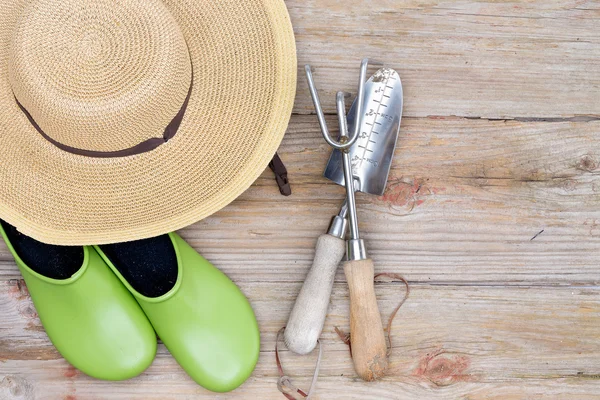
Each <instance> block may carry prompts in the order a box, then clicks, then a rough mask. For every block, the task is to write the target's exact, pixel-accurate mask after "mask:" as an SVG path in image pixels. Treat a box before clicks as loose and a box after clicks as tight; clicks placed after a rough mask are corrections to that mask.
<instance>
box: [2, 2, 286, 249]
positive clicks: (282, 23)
mask: <svg viewBox="0 0 600 400" xmlns="http://www.w3.org/2000/svg"><path fill="white" fill-rule="evenodd" d="M0 9H1V10H2V12H1V13H0V163H1V166H0V218H1V219H4V220H6V221H7V222H8V223H10V224H12V225H15V226H16V227H17V228H18V229H19V230H20V231H21V232H23V233H24V234H26V235H29V236H32V237H34V238H36V239H38V240H40V241H43V242H47V243H52V244H62V245H67V244H70V245H85V244H103V243H112V242H121V241H127V240H133V239H141V238H146V237H152V236H156V235H159V234H163V233H166V232H169V231H173V230H176V229H179V228H182V227H184V226H186V225H189V224H191V223H194V222H196V221H198V220H200V219H202V218H204V217H206V216H208V215H210V214H212V213H214V212H216V211H217V210H219V209H221V208H222V207H224V206H225V205H227V204H228V203H230V202H231V201H232V200H234V199H235V198H236V197H237V196H238V195H240V194H241V193H242V192H243V191H244V190H246V189H247V188H248V187H249V186H250V185H251V184H252V182H254V181H255V180H256V179H257V178H258V176H259V175H260V174H261V172H262V171H263V170H264V169H265V167H266V166H267V164H268V163H269V161H270V160H271V158H272V157H273V155H274V153H275V151H276V149H277V147H278V146H279V144H280V142H281V139H282V137H283V134H284V132H285V129H286V127H287V123H288V121H289V117H290V114H291V110H292V105H293V100H294V95H295V89H296V55H295V44H294V36H293V31H292V27H291V24H290V20H289V16H288V14H287V10H286V7H285V4H284V2H283V0H0Z"/></svg>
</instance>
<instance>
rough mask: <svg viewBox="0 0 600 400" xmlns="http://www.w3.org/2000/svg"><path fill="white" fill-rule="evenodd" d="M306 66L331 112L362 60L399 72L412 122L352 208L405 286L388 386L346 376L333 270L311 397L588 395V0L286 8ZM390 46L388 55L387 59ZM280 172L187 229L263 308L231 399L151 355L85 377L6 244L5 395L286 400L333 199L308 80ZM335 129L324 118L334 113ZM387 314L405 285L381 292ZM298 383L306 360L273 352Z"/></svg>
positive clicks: (598, 132) (596, 278) (591, 79)
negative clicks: (252, 362)
mask: <svg viewBox="0 0 600 400" xmlns="http://www.w3.org/2000/svg"><path fill="white" fill-rule="evenodd" d="M287 4H288V6H289V9H290V14H291V16H292V19H293V22H294V24H295V31H296V34H297V40H298V52H299V62H300V64H301V65H302V64H304V63H307V62H310V63H311V64H313V65H314V67H315V69H316V70H315V79H316V80H317V84H318V85H319V87H320V88H322V89H323V90H322V93H323V101H324V103H326V105H327V107H328V109H329V110H330V111H332V110H333V94H334V92H335V90H339V89H344V90H352V89H354V86H355V84H356V82H355V80H356V75H357V67H358V62H359V61H360V58H361V57H363V56H365V55H370V56H373V57H376V58H383V59H384V60H386V61H389V62H390V63H391V64H392V65H393V66H394V67H396V68H397V69H398V71H399V72H400V75H401V76H402V79H403V83H404V89H405V105H406V108H405V116H406V117H405V119H404V120H403V128H402V132H401V137H400V143H399V147H398V149H397V152H396V155H395V159H394V163H393V170H392V172H391V176H390V181H389V186H388V191H387V192H386V194H385V195H384V196H383V197H381V198H377V197H369V196H366V195H362V194H361V195H359V196H358V203H359V218H360V221H361V230H362V232H363V233H364V236H365V239H366V241H367V247H368V249H369V251H370V255H371V256H372V258H373V260H374V261H375V266H376V270H377V271H378V272H380V271H389V272H396V273H401V274H403V275H404V276H405V277H406V278H407V279H408V280H409V281H410V283H411V285H412V286H413V291H412V295H411V297H410V299H409V301H408V302H407V303H406V304H405V306H404V307H403V308H402V310H401V311H400V313H399V315H398V318H397V320H396V322H395V324H394V330H393V332H394V338H395V341H394V352H393V354H392V357H391V370H390V373H389V375H388V376H387V377H386V378H385V379H384V380H383V381H381V382H377V383H372V384H366V383H364V382H362V381H360V380H357V379H356V378H355V375H354V372H353V369H352V362H351V360H350V358H349V355H348V351H347V349H346V347H345V345H343V344H342V343H341V342H340V340H339V339H338V338H337V337H336V336H335V333H334V332H333V327H334V326H339V327H341V328H343V329H346V330H347V329H348V325H349V321H348V293H347V288H346V284H345V279H344V276H343V272H342V271H341V270H340V271H339V273H338V275H337V278H336V284H335V287H334V293H333V296H332V302H331V304H332V305H331V310H330V314H329V316H328V318H327V322H326V327H325V331H324V334H323V343H324V346H325V356H324V360H323V367H322V372H321V378H320V380H319V384H318V392H317V393H318V396H317V398H320V399H338V398H356V399H403V398H406V399H416V398H441V399H454V398H471V399H483V398H498V399H500V398H502V399H507V398H508V399H513V398H514V399H520V398H553V399H554V398H565V399H573V398H577V399H587V398H590V399H591V398H600V362H599V361H598V360H600V354H599V353H600V150H599V148H598V143H599V142H600V34H599V33H598V26H600V3H599V2H597V1H596V2H586V1H560V2H559V1H546V2H542V1H528V2H495V1H494V2H414V1H411V0H409V1H403V2H399V1H396V0H379V1H361V0H352V1H345V2H342V1H338V0H309V1H299V0H298V1H297V0H293V1H292V0H288V1H287ZM384 50H385V53H383V51H384ZM298 85H299V86H298V96H297V102H296V108H295V113H296V115H294V116H293V118H292V121H291V124H290V127H289V129H288V134H287V135H286V138H285V139H284V142H283V144H282V147H281V150H280V154H281V157H282V159H283V160H284V162H285V163H286V166H287V167H288V170H289V172H290V179H291V181H292V187H293V191H294V194H293V195H292V196H291V197H289V198H284V197H282V196H281V195H279V192H278V190H277V188H276V186H275V185H274V182H273V178H272V174H271V173H270V171H266V172H265V173H264V174H263V176H262V177H261V178H260V179H259V180H258V181H257V182H256V183H255V184H254V185H253V186H252V188H250V189H249V190H248V191H247V192H246V193H245V194H244V195H242V196H241V197H240V198H239V199H238V200H236V201H235V202H234V203H232V204H231V205H230V206H228V207H226V208H225V209H224V210H222V211H221V212H219V213H217V214H216V215H214V216H212V217H210V218H208V219H206V220H205V221H202V222H200V223H197V224H195V225H193V226H191V227H189V228H187V229H185V230H183V231H182V232H181V233H182V235H183V236H184V237H185V238H186V239H187V240H188V241H189V242H190V243H191V244H192V245H194V246H195V247H196V248H197V249H198V250H199V251H200V252H201V253H202V254H203V255H205V256H206V257H207V258H208V259H209V260H211V261H212V262H213V263H214V264H215V265H217V266H218V267H219V268H221V269H222V270H223V271H224V272H226V273H227V274H228V275H229V276H230V277H231V278H232V279H234V280H235V281H236V282H237V283H238V284H239V285H240V286H241V288H242V290H243V291H244V292H245V293H246V294H247V295H248V297H249V299H250V301H251V302H252V304H253V306H254V307H255V309H256V312H257V316H258V319H259V323H260V325H261V330H262V341H263V343H262V352H261V358H260V362H259V365H258V367H257V369H256V372H255V374H254V375H253V377H252V378H251V379H250V380H249V381H248V382H247V383H246V384H245V385H244V386H242V387H241V388H240V389H238V390H236V391H235V392H233V393H231V394H227V395H216V394H211V393H209V392H207V391H205V390H203V389H202V388H200V387H199V386H197V385H195V384H194V383H193V382H191V380H190V379H189V378H187V376H186V375H185V373H184V372H183V371H182V370H181V369H180V368H179V367H178V365H177V364H176V363H175V362H174V360H173V359H172V358H171V357H170V355H169V354H168V352H167V351H166V349H165V348H164V347H163V346H162V345H161V346H160V347H159V354H158V356H157V359H156V361H155V363H154V364H153V365H152V367H151V368H150V369H149V370H148V371H147V372H145V373H144V374H143V375H142V376H140V377H139V378H136V379H133V380H130V381H127V382H120V383H109V382H101V381H96V380H93V379H90V378H87V377H85V376H83V375H82V374H80V373H78V372H77V371H75V370H73V368H71V367H69V366H68V365H67V363H66V362H65V361H64V360H62V359H61V358H60V355H59V354H58V353H57V352H56V351H55V350H54V348H53V347H52V345H51V344H50V343H49V341H48V339H47V337H46V335H45V333H44V331H43V329H42V327H41V325H40V322H39V319H38V318H37V316H36V313H35V310H34V309H33V307H32V304H31V301H30V299H29V296H28V293H27V291H26V289H25V288H24V287H23V285H22V284H21V282H20V275H19V273H18V270H17V269H16V267H15V266H14V263H13V262H12V260H11V259H10V256H9V254H8V253H7V250H6V247H5V246H4V244H3V243H0V399H2V400H4V399H5V398H6V399H19V398H24V399H29V398H39V399H69V400H75V399H171V398H173V399H186V398H215V399H216V398H219V399H220V398H223V399H226V398H236V399H245V398H247V399H278V398H283V396H281V395H280V394H279V393H278V392H277V389H276V381H277V371H276V368H275V364H274V356H273V349H274V340H275V334H276V332H277V330H278V329H279V328H280V327H281V326H282V325H283V324H284V323H285V321H286V319H287V316H288V313H289V311H290V310H291V307H292V304H293V301H294V298H295V295H296V294H297V293H298V291H299V288H300V285H301V281H302V279H303V277H304V275H305V274H306V271H307V269H308V268H309V266H310V264H311V262H312V256H313V252H314V245H315V241H316V238H317V237H318V236H319V235H320V234H321V233H323V232H324V231H325V229H326V227H327V225H328V223H329V219H330V217H331V215H333V214H334V213H335V212H336V209H337V208H338V206H339V204H340V202H341V200H342V198H343V190H342V188H340V187H338V186H336V185H333V184H331V183H329V182H327V181H326V180H324V179H323V178H322V177H321V173H322V170H323V167H324V165H325V163H326V161H327V155H328V153H329V149H328V147H327V145H326V144H325V143H324V141H323V140H322V139H321V137H320V132H319V130H318V126H317V123H316V118H315V117H314V116H311V115H302V114H307V113H310V112H311V109H312V108H311V105H310V102H309V101H310V100H309V97H308V94H307V91H306V89H305V81H304V79H303V78H302V76H301V78H300V80H299V83H298ZM329 118H330V123H331V124H332V125H333V124H334V121H335V118H334V117H333V116H330V117H329ZM376 292H377V294H378V296H379V300H380V308H381V310H382V313H383V315H384V317H385V316H387V315H389V313H390V312H391V310H392V309H393V307H394V305H395V304H396V302H397V300H398V299H399V296H400V295H401V293H402V287H401V286H400V285H395V284H381V283H379V284H377V285H376ZM283 357H284V358H283V361H284V363H285V367H286V369H287V372H288V373H289V375H291V376H292V377H293V378H294V379H295V382H296V383H297V384H299V385H300V386H302V387H307V386H308V383H309V375H310V373H311V371H312V367H313V363H314V358H313V357H310V356H309V357H296V356H292V355H291V354H289V353H287V352H284V354H283Z"/></svg>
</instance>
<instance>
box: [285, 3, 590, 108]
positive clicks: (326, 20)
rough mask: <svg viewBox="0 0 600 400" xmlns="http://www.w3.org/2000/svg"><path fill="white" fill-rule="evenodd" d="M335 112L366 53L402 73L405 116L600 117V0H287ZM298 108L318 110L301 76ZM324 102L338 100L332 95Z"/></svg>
mask: <svg viewBox="0 0 600 400" xmlns="http://www.w3.org/2000/svg"><path fill="white" fill-rule="evenodd" d="M286 4H287V5H288V7H289V10H290V14H291V16H292V20H293V21H294V22H295V28H294V31H295V33H296V40H297V42H298V54H299V58H298V62H299V64H300V65H301V66H302V65H303V64H306V63H309V64H311V65H312V66H313V67H314V68H315V72H314V78H315V81H316V82H317V85H318V87H319V88H320V89H321V92H322V99H323V101H324V102H325V103H326V104H325V105H327V106H328V108H327V110H329V112H334V111H335V102H334V99H335V93H336V91H337V90H345V91H354V92H356V85H357V79H358V68H359V65H360V60H361V59H362V58H363V57H365V56H369V57H373V58H379V59H382V60H384V61H386V62H387V63H388V64H389V65H390V66H391V67H393V68H395V69H397V70H398V72H399V74H400V76H401V78H402V81H403V86H404V96H405V97H404V100H405V103H404V104H405V115H406V116H410V117H425V116H449V115H457V116H468V117H483V118H511V119H512V118H569V117H576V116H592V117H595V118H597V117H599V116H600V110H599V105H598V102H599V96H600V95H599V94H598V87H599V85H600V35H598V34H597V31H598V19H599V18H600V6H599V5H598V2H597V1H582V0H569V1H557V0H552V1H544V2H542V1H526V2H522V1H456V2H449V1H448V2H447V1H420V0H407V1H402V2H398V1H397V0H367V1H365V0H349V1H339V0H287V1H286ZM299 76H300V79H299V82H298V90H299V95H298V98H297V101H296V107H295V111H296V112H298V113H309V112H312V105H311V103H310V97H309V95H308V91H307V86H306V81H305V79H304V77H303V76H302V75H301V74H300V75H299ZM325 99H329V100H330V101H329V102H326V101H325Z"/></svg>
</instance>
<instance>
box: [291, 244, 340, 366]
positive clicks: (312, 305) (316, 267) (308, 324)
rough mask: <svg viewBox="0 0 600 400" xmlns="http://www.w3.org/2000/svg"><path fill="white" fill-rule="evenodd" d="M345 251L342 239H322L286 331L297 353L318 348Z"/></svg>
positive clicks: (305, 352) (292, 349)
mask: <svg viewBox="0 0 600 400" xmlns="http://www.w3.org/2000/svg"><path fill="white" fill-rule="evenodd" d="M345 251H346V244H345V242H344V240H343V239H340V238H338V237H335V236H332V235H329V234H323V235H321V236H320V237H319V240H318V241H317V248H316V250H315V258H314V261H313V265H312V268H311V269H310V271H309V272H308V275H307V276H306V279H305V280H304V284H303V285H302V289H301V290H300V294H299V295H298V297H297V298H296V303H295V304H294V308H293V309H292V313H291V314H290V318H289V319H288V322H287V325H286V328H285V333H284V339H285V344H286V346H287V348H288V349H290V350H291V351H293V352H294V353H297V354H308V353H310V352H311V351H313V349H314V348H315V346H316V345H317V340H318V339H319V336H321V331H322V330H323V324H324V323H325V316H326V315H327V308H328V307H329V298H330V297H331V289H332V287H333V280H334V278H335V271H336V270H337V268H338V265H339V264H340V261H342V258H343V257H344V253H345Z"/></svg>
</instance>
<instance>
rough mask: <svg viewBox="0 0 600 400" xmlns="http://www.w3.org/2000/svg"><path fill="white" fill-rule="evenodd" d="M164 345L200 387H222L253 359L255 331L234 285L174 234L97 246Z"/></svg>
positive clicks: (230, 385)
mask: <svg viewBox="0 0 600 400" xmlns="http://www.w3.org/2000/svg"><path fill="white" fill-rule="evenodd" d="M96 250H97V251H98V253H99V254H100V255H101V256H102V257H103V258H104V260H105V261H106V263H107V264H108V265H109V266H110V267H111V268H112V269H113V271H114V272H115V274H116V275H117V276H118V277H119V278H120V279H121V281H122V282H123V284H124V285H125V286H126V287H127V288H128V289H129V290H130V291H131V293H133V295H134V296H135V297H136V298H137V300H138V302H139V303H140V305H141V307H142V308H143V310H144V311H145V312H146V315H147V317H148V319H149V320H150V322H151V323H152V325H153V326H154V329H155V330H156V332H157V333H158V336H159V337H160V338H161V340H162V341H163V343H164V344H165V346H166V347H167V348H168V349H169V351H170V352H171V354H172V355H173V357H175V359H176V360H177V362H178V363H179V364H180V365H181V366H182V367H183V369H184V370H185V371H186V372H187V373H188V374H189V375H190V376H191V377H192V379H194V381H196V382H197V383H198V384H199V385H201V386H203V387H204V388H206V389H209V390H212V391H214V392H227V391H230V390H233V389H235V388H236V387H238V386H239V385H241V384H242V383H243V382H244V381H245V380H246V379H247V378H248V377H249V376H250V374H251V373H252V371H253V370H254V367H255V366H256V362H257V360H258V354H259V348H260V334H259V330H258V324H257V322H256V318H255V316H254V312H253V311H252V307H251V306H250V303H249V302H248V300H247V299H246V297H245V296H244V295H243V294H242V292H241V291H240V290H239V288H238V287H237V286H236V285H235V284H234V283H233V282H231V280H229V278H227V276H225V274H223V273H222V272H221V271H219V270H218V269H216V268H215V267H214V266H213V265H212V264H210V263H209V262H208V261H207V260H205V259H204V258H203V257H202V256H200V255H199V254H198V253H197V252H196V251H195V250H194V249H193V248H192V247H191V246H190V245H188V244H187V243H186V242H185V241H184V240H183V239H182V238H181V237H179V236H178V235H177V234H175V233H170V234H168V235H162V236H159V237H156V238H152V239H144V240H138V241H134V242H128V243H120V244H115V245H102V246H99V247H96Z"/></svg>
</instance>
